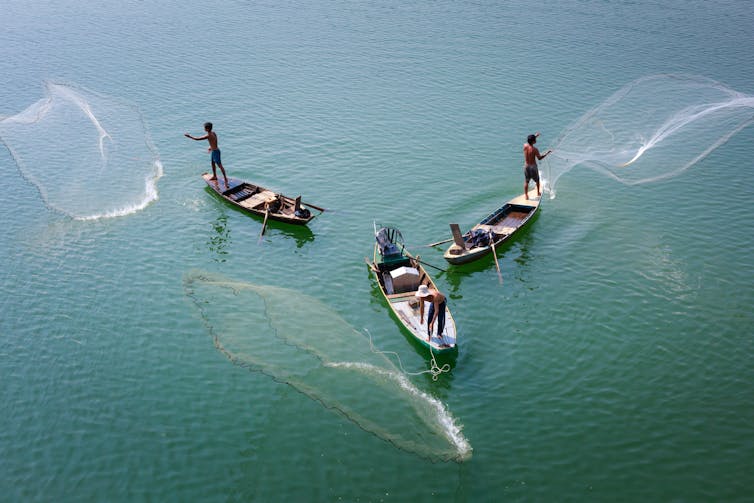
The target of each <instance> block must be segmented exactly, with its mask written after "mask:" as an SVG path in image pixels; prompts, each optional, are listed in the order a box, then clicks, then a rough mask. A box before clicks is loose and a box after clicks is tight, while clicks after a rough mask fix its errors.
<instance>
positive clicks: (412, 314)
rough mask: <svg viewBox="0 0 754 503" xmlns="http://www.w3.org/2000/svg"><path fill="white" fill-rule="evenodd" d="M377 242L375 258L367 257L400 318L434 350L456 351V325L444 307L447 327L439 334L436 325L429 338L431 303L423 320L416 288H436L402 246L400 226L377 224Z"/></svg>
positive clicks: (416, 337) (417, 336)
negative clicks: (428, 323)
mask: <svg viewBox="0 0 754 503" xmlns="http://www.w3.org/2000/svg"><path fill="white" fill-rule="evenodd" d="M375 240H376V242H375V244H374V255H373V257H372V261H370V260H369V259H366V262H367V265H369V269H370V271H372V273H373V274H374V276H375V279H377V283H378V284H379V287H380V291H381V292H382V295H383V296H384V297H385V300H386V301H387V303H388V305H389V306H390V309H391V310H392V311H393V314H395V316H396V318H398V321H400V322H401V324H402V325H403V326H404V327H405V328H406V329H407V330H408V331H409V332H410V333H411V335H412V336H413V337H414V339H416V340H417V341H418V342H419V343H421V344H422V345H423V346H425V347H428V348H429V349H430V350H431V351H432V352H433V353H446V352H451V351H454V350H456V324H455V321H454V320H453V316H452V315H451V314H450V309H448V307H447V304H446V306H445V328H444V330H443V333H442V334H440V335H437V325H435V327H434V329H433V331H432V337H431V338H430V339H429V340H427V315H428V313H429V305H428V304H427V305H425V306H424V317H423V318H424V319H420V317H419V315H420V310H419V303H420V301H419V299H418V298H416V291H417V290H418V289H419V285H427V286H428V287H429V288H434V289H437V287H436V286H435V283H434V282H433V281H432V278H431V277H430V276H429V274H427V271H426V270H425V269H424V268H423V267H422V265H421V262H419V257H414V256H413V255H411V254H410V253H409V252H408V251H406V249H405V247H404V246H403V238H402V236H401V234H400V232H399V231H398V229H395V228H392V227H382V228H380V229H379V230H377V228H376V226H375Z"/></svg>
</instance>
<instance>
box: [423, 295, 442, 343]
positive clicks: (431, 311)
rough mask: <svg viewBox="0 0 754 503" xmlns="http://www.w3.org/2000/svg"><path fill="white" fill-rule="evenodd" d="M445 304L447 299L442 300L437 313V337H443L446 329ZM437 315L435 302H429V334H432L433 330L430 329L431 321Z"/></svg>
mask: <svg viewBox="0 0 754 503" xmlns="http://www.w3.org/2000/svg"><path fill="white" fill-rule="evenodd" d="M445 306H446V301H442V303H441V304H440V309H439V312H438V313H437V337H442V332H443V330H444V329H445ZM434 315H435V303H434V302H430V303H429V312H428V313H427V335H429V336H430V337H431V336H432V332H430V331H429V322H430V320H431V319H432V317H433V316H434Z"/></svg>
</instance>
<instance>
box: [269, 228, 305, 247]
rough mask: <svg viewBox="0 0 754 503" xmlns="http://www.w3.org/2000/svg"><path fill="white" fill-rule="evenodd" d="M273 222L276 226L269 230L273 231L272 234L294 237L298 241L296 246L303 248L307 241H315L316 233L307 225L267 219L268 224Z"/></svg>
mask: <svg viewBox="0 0 754 503" xmlns="http://www.w3.org/2000/svg"><path fill="white" fill-rule="evenodd" d="M271 223H272V225H273V226H274V227H272V228H271V229H270V230H268V231H267V232H270V231H272V232H271V235H272V236H274V235H276V234H282V235H283V236H285V237H286V238H290V239H293V240H294V241H295V242H296V248H302V247H303V246H304V245H305V244H306V243H311V242H312V241H314V233H313V232H312V230H311V229H310V228H309V227H307V226H306V225H290V224H284V223H282V222H271V221H267V225H268V226H269V225H270V224H271ZM265 235H266V234H265Z"/></svg>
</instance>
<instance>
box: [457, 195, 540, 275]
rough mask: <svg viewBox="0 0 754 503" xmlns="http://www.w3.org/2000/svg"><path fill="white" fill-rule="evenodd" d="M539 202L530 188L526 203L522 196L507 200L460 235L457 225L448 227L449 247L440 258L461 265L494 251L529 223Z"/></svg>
mask: <svg viewBox="0 0 754 503" xmlns="http://www.w3.org/2000/svg"><path fill="white" fill-rule="evenodd" d="M540 199H541V197H540V196H538V195H537V189H536V188H532V189H531V190H530V191H529V199H526V198H525V197H524V196H523V195H520V196H518V197H515V198H513V199H511V200H510V201H508V202H507V203H505V204H504V205H503V206H502V207H500V208H498V209H497V210H495V211H494V212H492V213H491V214H490V215H487V216H486V217H485V218H484V219H483V220H482V221H481V222H479V223H478V224H476V225H475V226H474V227H472V228H471V230H470V231H468V232H467V233H466V234H463V235H461V230H460V229H459V227H458V224H450V232H451V234H452V236H453V244H451V245H450V247H449V248H448V249H447V250H446V251H445V254H444V255H443V257H444V258H445V260H447V261H448V262H450V263H451V264H465V263H467V262H471V261H473V260H476V259H478V258H481V257H483V256H485V255H487V254H488V253H489V252H490V251H492V246H493V245H494V246H495V248H496V249H497V246H499V245H500V244H502V243H503V242H505V241H507V240H508V239H510V237H511V236H512V235H513V234H514V233H515V232H516V231H517V230H519V229H520V228H522V227H523V226H524V225H526V223H527V222H528V221H529V220H531V218H532V217H533V216H534V214H535V213H536V212H537V210H538V209H539V202H540Z"/></svg>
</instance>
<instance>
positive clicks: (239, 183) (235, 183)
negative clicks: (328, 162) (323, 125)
mask: <svg viewBox="0 0 754 503" xmlns="http://www.w3.org/2000/svg"><path fill="white" fill-rule="evenodd" d="M211 177H212V175H210V174H209V173H203V174H202V178H203V179H204V181H205V183H206V184H207V186H208V187H209V188H210V189H211V190H212V191H213V192H214V193H215V194H216V195H217V196H218V197H220V198H221V199H222V200H224V201H226V202H228V203H230V204H232V205H233V206H235V207H236V208H239V209H240V210H242V211H244V212H246V213H251V214H252V215H257V216H260V217H262V218H264V217H265V214H266V209H265V205H266V204H269V203H271V202H273V201H274V200H275V199H276V198H277V197H278V196H279V198H280V202H281V208H280V211H277V212H270V213H269V216H268V217H267V218H268V219H269V220H276V221H278V222H285V223H288V224H293V225H306V224H307V223H309V222H310V221H311V220H312V219H313V218H314V217H315V213H314V211H315V208H314V207H311V206H309V205H307V204H306V203H300V208H304V209H307V210H309V216H308V217H301V216H296V214H295V209H294V208H295V204H296V199H294V198H291V197H288V196H284V195H282V194H277V193H275V192H273V191H271V190H269V189H267V188H265V187H262V186H260V185H254V184H252V183H249V182H245V181H243V180H240V179H238V178H231V177H228V185H227V186H226V185H225V183H224V182H223V181H221V180H211Z"/></svg>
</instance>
